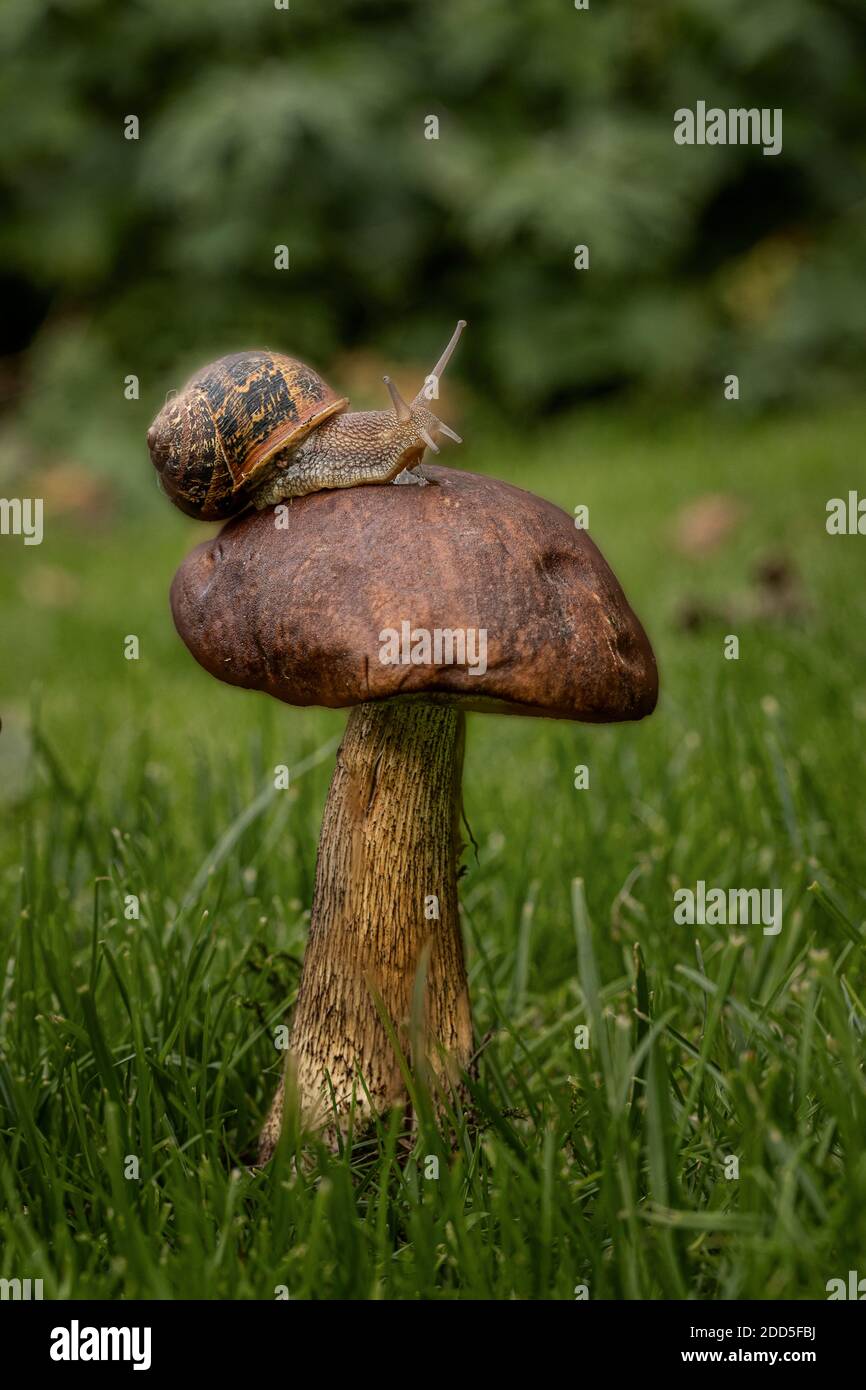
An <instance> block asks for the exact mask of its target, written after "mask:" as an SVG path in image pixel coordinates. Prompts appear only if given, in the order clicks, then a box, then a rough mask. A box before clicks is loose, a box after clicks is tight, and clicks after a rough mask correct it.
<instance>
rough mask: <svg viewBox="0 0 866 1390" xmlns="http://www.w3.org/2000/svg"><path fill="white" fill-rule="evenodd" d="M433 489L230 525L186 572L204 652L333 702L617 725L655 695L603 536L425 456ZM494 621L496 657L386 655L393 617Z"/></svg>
mask: <svg viewBox="0 0 866 1390" xmlns="http://www.w3.org/2000/svg"><path fill="white" fill-rule="evenodd" d="M425 473H426V476H427V477H428V478H429V479H430V480H431V484H430V485H429V486H427V487H418V486H412V485H407V486H401V487H394V486H379V487H372V486H371V487H366V486H362V487H356V488H349V489H345V490H340V491H328V492H316V493H312V494H310V495H309V496H307V497H303V498H295V499H294V500H293V501H292V502H291V503H288V504H287V506H288V518H287V525H286V526H285V527H284V528H280V527H278V526H277V525H276V524H275V520H276V518H275V513H274V510H273V508H268V509H267V510H266V511H263V512H252V513H248V514H246V515H244V516H242V517H239V518H237V519H236V520H234V521H231V522H229V523H228V525H227V526H225V527H224V529H223V530H222V531H221V533H220V534H219V536H216V537H214V538H212V539H211V540H207V541H205V542H204V543H203V544H202V545H200V546H198V547H197V548H196V549H195V550H194V551H192V553H191V554H190V555H188V556H187V558H186V559H185V560H184V562H183V564H182V565H181V566H180V569H179V570H178V572H177V574H176V576H175V579H174V583H173V584H172V590H171V606H172V612H173V614H174V620H175V623H176V625H177V629H178V632H179V633H180V635H181V637H182V638H183V640H184V642H185V643H186V645H187V646H188V647H189V649H190V651H191V652H192V654H193V656H194V657H195V658H196V660H197V661H199V662H200V663H201V665H202V666H204V668H205V669H206V670H207V671H210V672H211V674H212V675H214V676H218V677H219V678H220V680H223V681H227V682H228V683H229V684H230V685H240V686H244V687H246V688H248V689H251V690H264V691H267V692H268V693H269V694H270V695H275V696H276V697H277V699H280V700H285V701H287V702H288V703H289V704H293V705H325V706H328V707H330V708H333V709H338V708H343V707H345V706H347V705H356V704H360V703H361V702H363V701H366V700H385V699H391V698H393V697H395V696H412V695H414V696H419V695H423V696H425V697H426V698H428V699H431V698H432V699H444V700H450V701H453V702H455V703H457V704H459V705H461V706H462V707H463V708H465V709H470V710H490V711H493V712H500V713H512V714H530V715H544V716H547V717H548V718H554V719H580V720H587V721H592V722H604V721H611V720H620V719H641V718H643V717H644V715H647V714H650V713H651V712H652V710H653V709H654V707H655V703H656V697H657V694H658V673H657V671H656V663H655V658H654V656H653V653H652V648H651V647H650V644H649V641H648V640H647V637H646V634H645V633H644V630H643V628H642V627H641V625H640V623H639V622H638V620H637V618H636V617H635V615H634V613H633V612H632V610H631V608H630V607H629V605H628V603H627V601H626V598H625V595H624V594H623V591H622V589H621V588H620V586H619V584H618V583H617V581H616V579H615V577H614V575H613V574H612V572H611V570H610V569H609V567H608V565H607V564H606V562H605V560H604V559H603V557H602V555H601V554H600V552H599V551H598V549H597V548H596V546H595V545H594V544H593V543H592V541H591V540H590V538H589V536H588V534H587V532H586V531H584V530H579V529H577V528H576V527H575V525H574V521H573V518H572V517H570V516H568V514H567V513H566V512H563V511H561V510H560V508H559V507H555V506H554V505H553V504H552V503H550V502H546V501H544V500H543V499H542V498H540V497H535V496H534V495H533V494H532V493H529V492H523V491H521V489H519V488H516V487H512V486H510V485H509V484H508V483H503V482H500V481H498V480H497V479H496V478H488V477H482V476H479V475H478V474H475V473H463V472H458V471H457V470H455V469H451V468H437V467H432V466H429V465H426V466H425ZM407 621H408V622H409V623H411V628H412V630H413V631H417V630H420V629H426V630H427V631H428V632H430V633H433V632H434V630H435V629H440V630H446V629H448V630H452V631H453V630H455V629H463V630H464V631H465V630H466V629H476V630H477V629H486V632H487V639H486V640H487V654H486V662H487V669H486V671H485V672H484V673H483V674H480V673H477V672H476V673H475V674H473V673H472V672H471V671H470V670H469V669H468V667H467V666H466V665H451V664H440V665H438V666H437V665H433V664H428V665H402V664H400V665H385V664H383V663H382V661H381V659H380V652H381V650H382V641H381V639H380V634H381V633H382V632H383V631H384V630H385V629H393V630H395V631H396V632H398V633H401V632H402V624H403V623H404V622H407Z"/></svg>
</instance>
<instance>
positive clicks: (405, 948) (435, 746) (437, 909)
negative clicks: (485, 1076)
mask: <svg viewBox="0 0 866 1390" xmlns="http://www.w3.org/2000/svg"><path fill="white" fill-rule="evenodd" d="M464 723H465V721H464V716H463V714H462V713H461V712H460V711H459V710H457V709H455V708H454V707H453V706H451V705H447V704H436V703H432V702H428V701H424V700H418V699H411V700H390V701H381V702H376V703H368V704H362V705H358V706H357V707H356V708H355V709H353V710H352V712H351V714H350V715H349V720H348V724H347V726H346V732H345V735H344V737H343V741H342V743H341V745H340V748H339V751H338V753H337V765H336V768H335V770H334V776H333V779H332V781H331V788H330V791H329V793H328V800H327V803H326V806H325V813H324V817H323V820H322V831H321V835H320V838H319V855H318V861H317V865H316V886H315V893H314V898H313V907H312V915H311V920H310V934H309V940H308V944H307V950H306V955H305V957H304V966H303V972H302V975H301V984H300V990H299V993H298V1001H297V1006H296V1009H295V1015H294V1021H293V1025H292V1033H291V1041H290V1045H289V1055H288V1062H287V1074H288V1075H291V1076H292V1077H293V1078H294V1084H296V1086H297V1099H298V1105H299V1107H300V1111H301V1115H302V1117H303V1119H304V1122H305V1124H307V1125H308V1126H311V1127H317V1126H321V1125H328V1124H333V1107H334V1105H336V1109H337V1112H338V1115H339V1117H340V1120H339V1123H340V1124H342V1122H343V1120H344V1119H345V1120H346V1121H347V1120H348V1111H349V1110H350V1108H351V1106H352V1099H353V1093H354V1105H355V1122H356V1125H357V1122H358V1120H359V1119H361V1120H362V1119H363V1118H364V1117H365V1116H368V1115H369V1113H370V1111H371V1110H373V1111H375V1112H376V1113H381V1112H383V1111H385V1110H387V1109H388V1108H389V1107H390V1106H392V1105H405V1104H406V1103H407V1094H406V1088H405V1084H404V1080H403V1077H402V1075H401V1070H400V1064H399V1061H398V1059H397V1056H396V1054H395V1051H394V1049H393V1047H392V1044H391V1042H390V1040H389V1037H388V1032H387V1030H386V1027H385V1025H384V1023H383V1020H382V1016H381V1013H380V1010H381V1011H383V1012H384V1014H385V1016H386V1017H387V1018H388V1020H389V1021H390V1022H391V1023H392V1024H393V1027H394V1031H395V1033H396V1037H397V1039H398V1041H399V1045H400V1049H401V1051H402V1053H403V1055H404V1056H405V1057H406V1059H407V1060H408V1061H409V1063H410V1065H411V1066H412V1067H413V1069H414V1070H415V1071H416V1072H419V1071H420V1072H422V1073H423V1071H424V1069H425V1067H426V1066H427V1065H428V1064H429V1066H430V1068H431V1069H432V1071H433V1072H434V1074H435V1076H436V1077H437V1078H438V1079H440V1080H441V1081H443V1082H446V1083H447V1082H449V1081H452V1082H453V1081H454V1080H456V1079H457V1078H458V1076H459V1073H460V1071H461V1069H465V1068H466V1067H468V1065H469V1061H470V1058H471V1055H472V1019H471V1014H470V1007H469V992H468V987H467V982H466V969H465V966H464V962H463V943H462V940H461V935H460V922H459V916H458V903H457V863H458V859H459V856H460V853H461V850H462V842H461V838H460V826H459V821H460V812H461V775H462V767H463V742H464ZM421 998H423V1003H422V1004H421V1006H420V1010H419V1002H418V1001H419V999H421ZM377 1001H378V1007H377ZM359 1074H360V1076H361V1077H363V1080H364V1083H365V1086H366V1090H367V1092H369V1097H370V1099H369V1100H368V1098H367V1095H366V1094H365V1090H364V1087H362V1086H361V1084H360V1082H359V1080H358V1076H359ZM328 1082H330V1086H331V1087H333V1099H332V1098H331V1095H330V1091H329V1087H328ZM284 1085H285V1078H284V1080H283V1081H282V1082H281V1083H280V1087H279V1089H278V1091H277V1095H276V1097H275V1099H274V1103H273V1105H272V1107H271V1110H270V1113H269V1115H268V1119H267V1121H266V1123H265V1127H264V1129H263V1130H262V1135H261V1142H260V1151H259V1160H260V1162H265V1161H266V1160H267V1159H268V1158H269V1157H270V1156H271V1154H272V1153H273V1150H274V1147H275V1146H276V1143H277V1140H278V1138H279V1133H280V1127H281V1123H282V1114H283V1092H284Z"/></svg>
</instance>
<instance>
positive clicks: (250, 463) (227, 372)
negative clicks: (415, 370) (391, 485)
mask: <svg viewBox="0 0 866 1390" xmlns="http://www.w3.org/2000/svg"><path fill="white" fill-rule="evenodd" d="M465 327H466V321H465V319H461V320H460V322H459V323H458V324H457V327H456V328H455V330H454V332H453V334H452V335H451V341H450V342H449V344H448V346H447V347H446V349H445V351H444V352H443V354H442V356H441V357H440V358H439V361H438V362H437V363H436V366H435V367H434V369H433V372H432V373H431V375H430V376H429V377H427V379H426V382H425V384H424V386H423V387H422V389H421V390H420V391H419V392H418V395H417V396H416V397H415V399H414V400H413V402H412V404H411V405H408V404H407V403H406V401H404V400H403V398H402V396H401V395H400V393H399V391H398V390H397V387H396V386H395V385H394V383H393V381H391V379H390V377H387V376H386V377H385V378H384V380H385V385H386V386H387V388H388V392H389V394H390V397H391V401H392V404H393V407H394V409H393V411H391V410H364V411H349V410H348V409H347V407H348V404H349V402H348V400H346V398H345V397H343V396H338V395H337V394H336V392H335V391H333V390H332V389H331V387H330V386H329V385H328V384H327V382H325V381H323V380H322V378H321V377H320V376H319V374H318V372H315V371H313V369H312V368H311V367H307V366H305V364H304V363H303V362H299V361H297V360H296V359H295V358H293V357H286V356H284V355H283V354H281V353H276V352H268V351H258V352H238V353H234V354H233V355H232V356H229V357H221V358H220V359H219V361H217V362H212V363H211V364H210V365H209V366H207V367H203V368H202V370H201V371H199V372H197V373H196V374H195V376H194V377H193V378H192V380H191V381H189V382H188V383H187V385H186V387H185V388H184V390H183V391H181V392H180V394H179V395H176V396H174V397H172V398H171V399H169V400H167V401H166V403H165V405H164V406H163V408H162V410H161V411H160V412H159V414H158V415H157V417H156V419H155V420H154V422H153V424H152V425H151V427H150V429H149V430H148V432H147V444H148V448H149V450H150V456H151V459H152V460H153V464H154V466H155V468H156V469H157V471H158V472H159V475H160V481H161V483H162V487H163V490H164V491H165V492H166V493H167V494H168V496H169V497H170V498H171V499H172V501H173V502H174V503H176V505H177V506H178V507H180V509H181V511H184V512H187V513H188V514H189V515H190V516H196V517H200V518H201V519H202V520H203V521H218V520H222V519H223V518H225V517H229V516H233V515H235V514H236V513H238V512H241V511H245V510H246V508H247V507H249V506H251V505H252V506H253V507H255V508H257V510H259V511H261V510H262V509H263V508H264V507H268V506H272V505H273V504H274V503H276V502H281V501H282V500H283V499H285V498H289V497H302V496H304V495H305V494H306V493H309V492H318V491H319V490H320V489H322V488H344V487H358V486H359V485H360V484H362V483H388V482H391V481H394V480H397V479H398V478H399V480H400V481H412V482H419V483H423V482H424V481H425V479H423V478H422V477H421V476H420V475H416V474H414V473H412V472H411V471H409V472H407V473H406V478H405V479H403V478H402V477H400V475H401V474H403V472H404V470H412V469H413V468H414V467H415V465H416V464H418V463H420V462H421V459H422V458H423V456H424V450H425V449H432V450H433V452H434V453H437V454H438V452H439V449H438V447H437V445H436V440H435V436H436V434H437V433H438V434H441V435H445V436H446V437H447V438H448V439H453V440H454V441H455V442H456V443H457V444H460V443H462V440H461V439H460V436H459V435H458V434H455V433H454V431H453V430H452V429H449V428H448V426H447V425H444V424H443V423H442V421H441V420H439V419H438V418H437V417H436V416H435V415H434V414H433V412H432V410H430V409H429V404H428V402H429V399H430V396H429V395H428V392H430V394H431V395H435V394H436V392H435V384H434V385H433V386H432V388H431V383H438V380H439V377H440V376H441V374H442V372H443V371H444V370H445V368H446V366H447V365H448V361H449V359H450V357H451V354H452V353H453V351H454V349H455V347H456V346H457V342H458V340H459V338H460V334H461V333H462V332H463V329H464V328H465Z"/></svg>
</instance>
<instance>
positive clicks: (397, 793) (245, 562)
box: [171, 466, 658, 1161]
mask: <svg viewBox="0 0 866 1390" xmlns="http://www.w3.org/2000/svg"><path fill="white" fill-rule="evenodd" d="M426 476H427V479H428V482H429V483H430V484H432V485H431V486H427V487H412V488H408V487H373V486H362V487H356V488H352V489H350V490H346V491H323V492H316V493H312V494H310V495H309V496H307V497H304V498H302V499H295V501H294V502H293V503H292V504H291V506H289V507H287V508H285V509H284V510H283V511H282V513H281V514H280V515H277V514H275V512H274V510H273V509H268V510H267V511H263V512H259V513H251V514H248V515H245V516H242V517H240V518H236V519H235V520H233V521H231V522H229V523H228V525H227V526H226V527H225V528H224V529H223V530H222V532H221V533H220V534H219V536H217V537H214V538H213V539H211V540H207V541H205V542H204V543H203V544H202V545H200V546H198V548H197V549H196V550H194V551H193V552H192V553H191V554H190V555H189V556H188V557H187V558H186V560H184V562H183V563H182V565H181V567H180V569H179V570H178V572H177V575H176V576H175V579H174V583H173V585H172V591H171V603H172V611H173V614H174V620H175V623H176V625H177V629H178V632H179V633H180V635H181V637H182V638H183V640H184V642H185V643H186V645H187V646H188V647H189V649H190V651H191V652H192V654H193V656H194V657H195V658H196V660H197V661H199V662H200V663H201V665H202V666H203V667H204V668H205V670H207V671H210V672H211V674H212V675H215V676H218V677H219V679H220V680H223V681H227V682H228V683H229V684H232V685H239V686H244V687H246V688H247V689H251V690H259V691H265V692H267V693H268V694H270V695H274V696H276V698H277V699H279V700H284V701H286V702H287V703H289V704H293V705H324V706H327V707H329V708H332V709H336V708H344V707H347V706H348V707H351V713H350V714H349V718H348V723H347V725H346V730H345V734H344V737H343V740H342V743H341V745H340V749H339V751H338V753H337V760H336V768H335V771H334V775H333V780H332V782H331V787H330V791H329V794H328V799H327V804H326V806H325V812H324V818H323V821H322V829H321V836H320V840H319V851H318V861H317V865H316V881H315V890H314V896H313V903H312V913H311V920H310V932H309V941H308V944H307V948H306V954H305V957H304V964H303V971H302V975H301V982H300V987H299V992H298V999H297V1005H296V1008H295V1012H294V1017H293V1021H292V1029H291V1036H290V1043H289V1054H288V1060H289V1066H288V1067H287V1071H289V1072H290V1074H291V1075H292V1076H293V1078H294V1083H295V1084H296V1086H297V1099H298V1104H299V1106H300V1110H301V1113H302V1115H303V1117H304V1120H305V1122H306V1123H307V1124H308V1126H311V1127H315V1126H328V1125H330V1131H331V1135H332V1137H333V1136H334V1135H335V1133H336V1129H337V1128H341V1129H343V1128H345V1126H346V1124H347V1116H348V1114H349V1112H350V1111H352V1110H353V1109H354V1114H355V1119H356V1123H357V1120H358V1119H359V1117H364V1116H365V1115H369V1112H370V1111H371V1110H372V1111H374V1112H376V1113H381V1112H384V1111H385V1110H387V1109H388V1108H389V1107H390V1106H392V1105H395V1104H396V1105H400V1104H406V1101H407V1096H406V1086H405V1081H404V1076H403V1072H402V1070H401V1060H400V1058H399V1057H398V1055H397V1053H396V1052H395V1048H394V1046H393V1042H392V1039H396V1041H397V1043H398V1044H399V1050H400V1052H402V1053H403V1055H404V1056H405V1057H406V1058H407V1059H408V1060H409V1062H410V1064H411V1065H412V1066H413V1068H415V1069H416V1071H417V1070H419V1069H422V1070H423V1069H426V1071H425V1072H424V1074H426V1075H427V1076H428V1078H429V1079H430V1081H431V1082H432V1083H434V1084H436V1085H439V1086H442V1087H447V1086H449V1085H454V1084H455V1083H457V1082H459V1078H460V1077H461V1074H463V1073H465V1072H466V1070H467V1068H468V1067H469V1064H470V1061H471V1059H472V1055H473V1038H472V1020H471V1013H470V1005H469V993H468V988H467V980H466V968H465V965H464V958H463V944H462V940H461V933H460V922H459V914H458V899H457V869H458V859H459V856H460V853H461V850H462V844H461V839H460V827H459V822H460V816H461V810H462V804H461V776H462V763H463V739H464V711H467V710H475V711H489V712H493V713H506V714H525V715H541V716H546V717H548V718H554V719H575V720H585V721H589V722H608V721H613V720H629V719H641V718H643V717H644V716H645V715H647V714H650V713H651V711H652V710H653V708H654V706H655V702H656V696H657V691H658V676H657V672H656V664H655V659H654V657H653V653H652V649H651V647H650V644H649V642H648V640H647V637H646V635H645V633H644V631H643V629H642V627H641V625H640V623H639V622H638V620H637V618H636V617H635V615H634V613H633V612H632V610H631V608H630V607H629V605H628V603H627V601H626V598H625V595H624V594H623V592H622V589H621V588H620V586H619V584H618V583H617V580H616V579H615V577H614V575H613V574H612V572H611V570H610V569H609V568H608V566H607V564H606V563H605V561H604V559H603V557H602V556H601V554H600V553H599V551H598V550H597V548H596V546H595V545H594V544H593V542H592V541H591V540H590V538H589V536H588V534H587V532H586V531H585V530H581V529H578V528H577V527H575V525H574V522H573V520H572V518H571V517H570V516H568V515H567V514H566V513H565V512H563V511H561V510H560V509H559V508H558V507H556V506H554V505H553V504H552V503H550V502H546V501H544V500H542V499H541V498H539V497H535V496H533V495H532V494H531V493H527V492H523V491H521V490H520V489H518V488H516V487H512V486H510V485H509V484H507V483H504V482H500V481H498V480H496V479H494V478H489V477H482V476H478V475H475V474H472V473H464V472H458V471H456V470H454V469H444V468H437V467H432V466H428V467H427V469H426ZM278 511H279V509H278ZM285 522H287V524H283V523H285ZM437 634H438V639H439V640H438V643H437ZM473 634H474V635H475V636H474V638H473ZM482 634H484V636H483V637H482ZM461 640H464V641H465V642H466V643H467V649H466V650H465V651H463V650H462V646H461ZM485 642H486V650H484V651H483V655H482V648H483V647H484V644H485ZM461 657H462V661H461ZM407 658H408V660H407ZM282 1114H283V1083H281V1086H280V1089H279V1091H278V1093H277V1096H276V1098H275V1101H274V1104H273V1107H272V1109H271V1112H270V1115H269V1117H268V1120H267V1122H266V1124H265V1127H264V1130H263V1132H262V1137H261V1149H260V1160H261V1161H265V1160H266V1159H267V1158H268V1157H269V1156H270V1155H271V1153H272V1152H273V1149H274V1147H275V1144H276V1142H277V1139H278V1137H279V1132H280V1126H281V1122H282Z"/></svg>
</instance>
